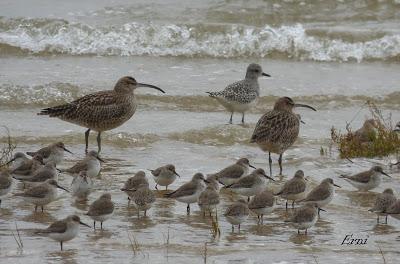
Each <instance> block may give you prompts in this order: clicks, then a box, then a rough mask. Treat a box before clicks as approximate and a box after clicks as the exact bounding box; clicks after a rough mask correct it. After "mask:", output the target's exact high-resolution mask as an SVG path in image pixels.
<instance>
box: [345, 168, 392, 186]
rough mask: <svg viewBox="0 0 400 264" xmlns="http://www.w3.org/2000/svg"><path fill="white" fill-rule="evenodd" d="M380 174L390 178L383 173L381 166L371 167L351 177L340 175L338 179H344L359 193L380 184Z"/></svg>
mask: <svg viewBox="0 0 400 264" xmlns="http://www.w3.org/2000/svg"><path fill="white" fill-rule="evenodd" d="M382 174H383V175H385V176H387V177H389V178H391V177H390V176H389V175H388V174H387V173H386V172H384V171H383V169H382V167H381V166H373V167H372V168H371V169H369V170H367V171H363V172H360V173H357V174H355V175H352V176H348V175H340V177H341V178H343V179H345V180H346V181H347V182H349V183H350V184H351V185H353V187H355V188H357V189H358V190H359V191H369V190H371V189H374V188H376V187H378V186H379V184H381V175H382Z"/></svg>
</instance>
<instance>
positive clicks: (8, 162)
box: [4, 158, 15, 165]
mask: <svg viewBox="0 0 400 264" xmlns="http://www.w3.org/2000/svg"><path fill="white" fill-rule="evenodd" d="M14 160H15V158H12V159H10V160H9V161H7V163H6V164H4V165H8V164H10V163H11V162H13V161H14Z"/></svg>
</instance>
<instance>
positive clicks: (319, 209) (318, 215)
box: [318, 208, 321, 216]
mask: <svg viewBox="0 0 400 264" xmlns="http://www.w3.org/2000/svg"><path fill="white" fill-rule="evenodd" d="M320 211H321V209H319V208H318V216H319V212H320Z"/></svg>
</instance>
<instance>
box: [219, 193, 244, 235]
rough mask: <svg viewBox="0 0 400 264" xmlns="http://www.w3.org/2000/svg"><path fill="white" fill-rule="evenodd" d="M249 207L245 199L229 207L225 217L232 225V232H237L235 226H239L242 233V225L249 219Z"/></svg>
mask: <svg viewBox="0 0 400 264" xmlns="http://www.w3.org/2000/svg"><path fill="white" fill-rule="evenodd" d="M249 213H250V210H249V207H248V206H247V202H246V201H245V200H243V199H239V200H238V201H237V202H235V203H233V204H231V205H229V206H228V207H227V208H226V211H225V213H224V216H225V218H226V220H227V221H228V222H229V223H230V224H231V225H232V232H234V231H235V228H234V226H235V225H237V226H238V230H239V232H240V224H241V223H243V222H244V221H246V220H247V218H248V217H249Z"/></svg>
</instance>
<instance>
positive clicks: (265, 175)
mask: <svg viewBox="0 0 400 264" xmlns="http://www.w3.org/2000/svg"><path fill="white" fill-rule="evenodd" d="M264 177H265V178H267V179H270V180H271V181H275V180H274V179H273V178H272V177H269V176H268V175H267V174H264Z"/></svg>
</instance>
